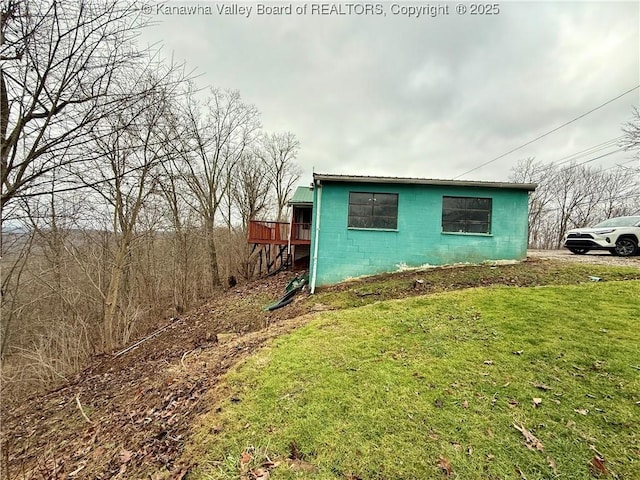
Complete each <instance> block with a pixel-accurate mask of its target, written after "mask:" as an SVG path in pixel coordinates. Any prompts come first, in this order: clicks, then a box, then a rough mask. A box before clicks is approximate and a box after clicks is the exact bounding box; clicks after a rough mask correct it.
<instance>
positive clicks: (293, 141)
mask: <svg viewBox="0 0 640 480" xmlns="http://www.w3.org/2000/svg"><path fill="white" fill-rule="evenodd" d="M299 149H300V142H299V141H298V139H297V138H296V136H295V135H294V134H293V133H291V132H284V133H273V134H271V135H268V134H265V135H264V136H263V137H262V139H261V148H260V150H259V156H260V158H262V160H263V162H264V164H265V167H266V173H267V178H268V180H269V184H270V185H271V188H272V189H273V191H274V194H275V197H276V198H275V200H276V207H277V209H278V210H277V219H278V221H282V220H283V213H284V209H285V207H286V206H287V202H288V201H289V199H290V198H291V194H292V193H293V189H294V187H295V185H296V183H297V182H298V180H299V179H300V168H299V167H298V165H297V164H296V163H294V162H295V160H296V157H297V155H298V150H299Z"/></svg>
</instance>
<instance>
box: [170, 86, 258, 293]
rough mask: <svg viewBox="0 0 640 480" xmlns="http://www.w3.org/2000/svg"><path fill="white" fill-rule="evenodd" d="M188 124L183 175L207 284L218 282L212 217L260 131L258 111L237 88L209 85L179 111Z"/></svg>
mask: <svg viewBox="0 0 640 480" xmlns="http://www.w3.org/2000/svg"><path fill="white" fill-rule="evenodd" d="M184 123H185V124H186V125H187V126H188V127H187V131H186V132H185V133H186V134H185V135H184V137H183V139H182V141H183V145H182V147H181V149H180V151H181V152H182V154H183V159H184V172H183V176H184V179H185V181H186V183H187V185H188V187H189V189H190V191H191V193H192V196H193V199H194V201H193V204H192V206H193V208H194V209H195V210H196V211H197V212H198V214H199V215H200V216H201V219H202V223H203V227H204V232H205V236H206V239H207V246H208V251H209V267H210V283H211V287H212V288H215V287H216V286H218V285H220V274H219V271H218V252H217V248H216V241H215V227H216V219H217V216H218V214H219V210H220V206H221V204H222V201H223V198H224V197H225V195H228V193H229V189H230V188H231V180H232V176H231V175H230V174H229V172H230V171H232V170H233V168H234V167H235V165H236V164H237V163H238V162H239V161H240V159H241V158H242V157H243V155H244V154H245V152H247V151H248V150H249V149H250V148H251V146H252V143H253V142H254V140H255V137H256V135H257V133H258V131H259V129H260V123H259V113H258V110H257V109H256V108H255V107H254V106H253V105H249V104H246V103H244V102H243V101H242V99H241V98H240V94H239V93H238V92H237V91H221V90H217V89H211V91H210V95H209V97H208V98H207V100H206V101H205V102H204V104H200V103H199V102H197V101H196V99H195V98H194V97H193V95H192V96H191V98H190V99H189V100H188V103H187V107H186V110H185V112H184Z"/></svg>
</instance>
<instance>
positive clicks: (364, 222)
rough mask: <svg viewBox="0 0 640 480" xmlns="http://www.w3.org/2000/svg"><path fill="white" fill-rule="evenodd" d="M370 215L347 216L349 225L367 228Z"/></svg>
mask: <svg viewBox="0 0 640 480" xmlns="http://www.w3.org/2000/svg"><path fill="white" fill-rule="evenodd" d="M369 221H370V217H349V226H350V227H355V228H368V227H369V225H368V222H369Z"/></svg>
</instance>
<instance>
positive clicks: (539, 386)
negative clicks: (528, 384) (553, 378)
mask: <svg viewBox="0 0 640 480" xmlns="http://www.w3.org/2000/svg"><path fill="white" fill-rule="evenodd" d="M533 386H534V387H536V388H539V389H540V390H545V391H546V390H551V387H550V386H548V385H545V384H544V383H534V384H533Z"/></svg>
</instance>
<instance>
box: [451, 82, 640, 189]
mask: <svg viewBox="0 0 640 480" xmlns="http://www.w3.org/2000/svg"><path fill="white" fill-rule="evenodd" d="M639 87H640V85H636V86H635V87H633V88H630V89H629V90H627V91H626V92H623V93H621V94H620V95H618V96H617V97H614V98H612V99H611V100H607V101H606V102H604V103H603V104H600V105H598V106H597V107H595V108H592V109H591V110H589V111H588V112H585V113H583V114H582V115H580V116H577V117H576V118H574V119H572V120H569V121H568V122H565V123H563V124H562V125H560V126H558V127H555V128H554V129H552V130H549V131H548V132H547V133H543V134H542V135H540V136H538V137H536V138H534V139H533V140H530V141H528V142H527V143H523V144H522V145H520V146H519V147H516V148H514V149H512V150H509V151H508V152H506V153H503V154H502V155H499V156H497V157H496V158H493V159H491V160H489V161H487V162H484V163H482V164H480V165H478V166H477V167H474V168H472V169H471V170H467V171H466V172H464V173H462V174H460V175H458V176H457V177H454V178H453V179H454V180H457V179H458V178H460V177H464V176H465V175H466V174H468V173H471V172H475V171H476V170H478V169H480V168H482V167H484V166H486V165H489V164H490V163H493V162H496V161H498V160H500V159H501V158H504V157H506V156H507V155H509V154H511V153H513V152H516V151H518V150H520V149H521V148H524V147H526V146H527V145H531V144H532V143H534V142H537V141H538V140H540V139H542V138H544V137H546V136H548V135H551V134H552V133H554V132H557V131H558V130H560V129H561V128H564V127H566V126H567V125H570V124H572V123H574V122H576V121H578V120H580V119H581V118H584V117H586V116H587V115H589V114H591V113H593V112H595V111H596V110H599V109H601V108H602V107H604V106H606V105H609V104H610V103H612V102H615V101H616V100H618V99H619V98H621V97H624V96H625V95H627V94H629V93H631V92H633V91H634V90H636V89H638V88H639Z"/></svg>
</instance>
